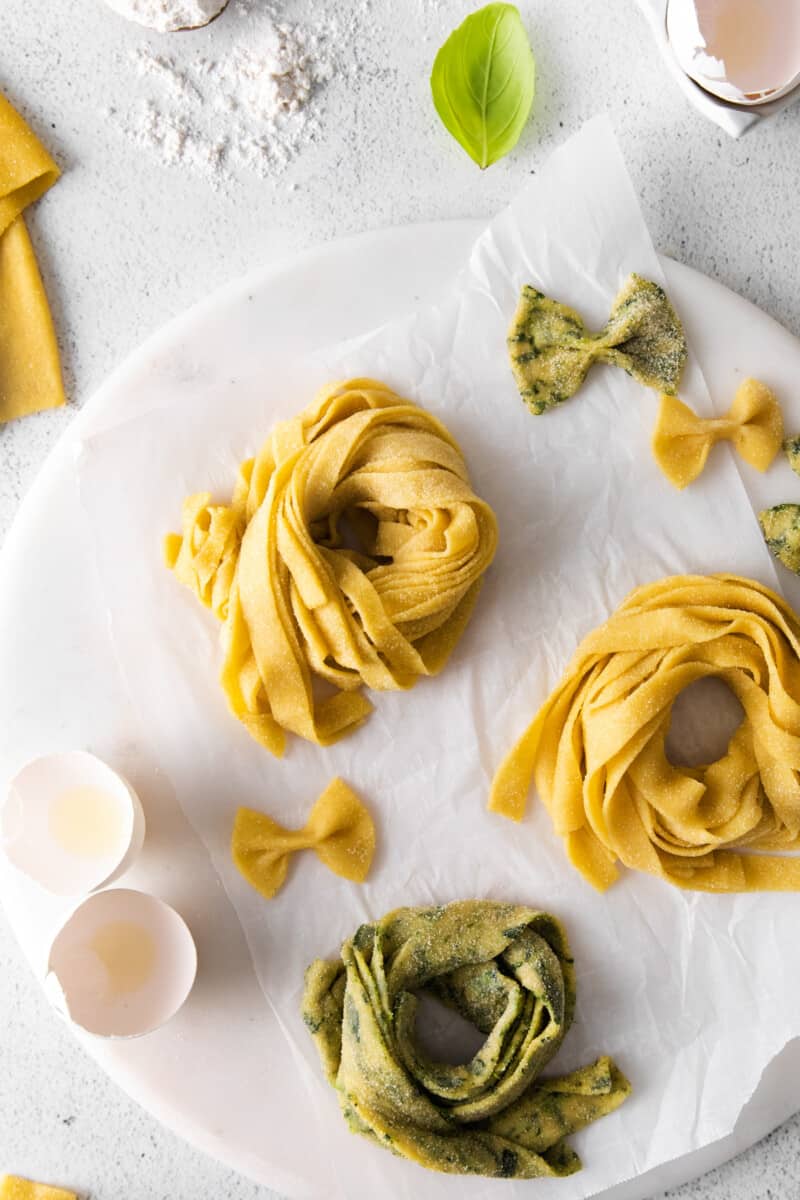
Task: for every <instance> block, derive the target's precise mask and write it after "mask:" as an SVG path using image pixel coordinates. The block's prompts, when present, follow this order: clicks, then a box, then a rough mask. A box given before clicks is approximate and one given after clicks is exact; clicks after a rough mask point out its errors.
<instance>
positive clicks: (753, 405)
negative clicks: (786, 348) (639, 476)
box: [653, 379, 783, 488]
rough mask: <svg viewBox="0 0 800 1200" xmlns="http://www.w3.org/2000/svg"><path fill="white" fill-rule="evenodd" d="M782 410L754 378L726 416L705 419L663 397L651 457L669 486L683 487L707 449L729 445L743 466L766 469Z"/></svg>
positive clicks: (702, 462) (778, 439)
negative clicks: (744, 464)
mask: <svg viewBox="0 0 800 1200" xmlns="http://www.w3.org/2000/svg"><path fill="white" fill-rule="evenodd" d="M782 439H783V416H782V414H781V406H780V404H779V403H778V401H777V399H776V398H775V396H774V395H773V393H772V392H771V391H770V389H769V388H768V387H767V386H766V384H763V383H759V381H758V380H757V379H745V380H744V382H743V383H742V384H741V385H740V386H739V388H738V390H737V392H736V395H735V397H734V400H733V404H732V405H731V407H730V411H729V412H728V413H727V414H726V415H725V416H724V417H718V418H714V417H711V418H707V419H705V418H703V417H698V416H697V414H696V413H693V412H692V410H691V409H690V408H689V407H688V405H686V404H684V403H683V401H682V400H678V398H677V397H676V396H662V397H661V407H660V408H659V411H658V420H657V422H656V429H655V433H654V434H653V455H654V457H655V460H656V462H657V463H658V465H659V467H660V468H661V470H662V471H663V472H664V474H665V475H666V477H667V479H668V480H669V481H670V483H672V484H674V486H675V487H676V488H685V487H686V485H687V484H689V483H691V482H692V480H694V479H696V478H697V476H698V475H699V474H700V472H701V471H702V470H703V468H704V466H705V465H706V460H707V458H708V455H709V451H710V450H711V447H712V446H713V445H715V444H716V443H717V442H720V441H729V442H731V444H732V445H733V447H734V449H735V450H737V452H738V453H739V454H740V455H741V457H742V458H743V459H744V461H745V462H746V463H748V464H749V465H750V466H751V467H755V468H756V470H757V471H766V469H767V467H768V466H769V465H770V463H771V462H772V460H773V459H774V457H775V455H776V454H777V453H778V451H779V450H780V448H781V442H782Z"/></svg>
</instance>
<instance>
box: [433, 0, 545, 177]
mask: <svg viewBox="0 0 800 1200" xmlns="http://www.w3.org/2000/svg"><path fill="white" fill-rule="evenodd" d="M535 78H536V67H535V64H534V61H533V52H532V51H531V46H530V42H529V41H528V35H527V34H526V32H525V27H524V25H523V24H522V19H521V18H520V15H519V10H518V9H517V8H515V7H514V5H513V4H487V5H486V7H485V8H480V9H478V11H477V12H474V13H472V14H471V15H470V16H469V17H467V19H466V21H464V22H463V23H462V24H461V25H459V27H458V29H455V30H453V32H452V33H451V34H450V37H449V38H448V39H447V41H446V42H445V43H444V45H443V46H442V48H441V50H440V51H439V53H438V54H437V55H436V59H435V61H434V64H433V71H432V72H431V91H432V92H433V103H434V104H435V106H436V111H437V112H438V114H439V116H440V117H441V119H442V123H443V124H444V126H445V128H446V129H447V130H448V131H449V132H450V133H451V134H452V135H453V137H454V138H455V139H456V141H457V142H459V143H460V144H461V145H462V146H463V147H464V149H465V150H466V152H467V154H469V156H470V157H471V158H473V159H474V160H475V162H476V163H477V164H478V166H479V167H481V168H483V167H488V166H491V164H492V163H493V162H497V160H498V158H502V157H503V155H504V154H508V152H509V150H512V149H513V148H514V146H515V145H516V144H517V141H518V140H519V135H520V134H521V133H522V130H523V128H524V126H525V122H526V121H527V119H528V116H529V115H530V111H531V105H532V104H533V94H534V85H535Z"/></svg>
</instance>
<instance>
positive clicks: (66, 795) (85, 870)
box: [0, 750, 145, 896]
mask: <svg viewBox="0 0 800 1200" xmlns="http://www.w3.org/2000/svg"><path fill="white" fill-rule="evenodd" d="M144 827H145V822H144V814H143V812H142V807H141V804H140V803H139V799H138V797H137V796H136V794H135V792H134V791H133V789H132V788H131V786H130V784H128V783H127V781H126V780H124V779H123V778H122V776H120V775H118V774H117V773H116V772H115V771H113V770H112V769H111V767H109V766H108V765H107V764H106V763H104V762H102V760H101V759H99V758H96V757H95V756H94V755H93V754H88V753H86V752H85V751H83V750H72V751H68V752H67V753H63V754H49V755H45V756H43V757H42V758H37V759H34V760H33V762H30V763H28V764H27V766H25V767H23V769H22V770H21V771H20V772H19V773H18V774H17V775H16V776H15V777H14V779H12V781H11V784H10V787H9V792H8V796H7V798H6V801H5V804H4V805H3V808H2V812H0V845H2V849H3V851H4V852H5V855H6V857H7V858H8V859H9V861H10V862H11V863H12V864H13V865H14V866H15V867H16V868H17V869H18V870H19V871H22V872H23V873H24V874H25V875H27V876H28V877H29V878H31V879H33V880H34V882H36V883H38V884H39V885H40V886H41V887H43V888H45V889H46V890H47V891H49V892H52V893H54V894H55V895H59V896H81V895H86V894H87V893H88V892H91V891H93V890H94V889H95V888H97V887H100V886H102V885H103V884H104V883H109V882H111V881H112V880H113V879H116V878H119V876H120V874H121V873H122V872H123V871H124V870H126V869H127V867H128V866H130V864H131V862H132V861H133V859H134V858H135V857H136V855H137V854H138V852H139V850H140V849H141V846H142V841H143V839H144Z"/></svg>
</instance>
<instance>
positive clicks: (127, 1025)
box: [45, 888, 197, 1037]
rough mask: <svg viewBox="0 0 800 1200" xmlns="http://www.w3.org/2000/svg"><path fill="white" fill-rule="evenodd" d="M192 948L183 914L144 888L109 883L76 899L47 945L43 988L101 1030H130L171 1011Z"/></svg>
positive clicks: (85, 1025) (183, 985)
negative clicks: (62, 923) (65, 920)
mask: <svg viewBox="0 0 800 1200" xmlns="http://www.w3.org/2000/svg"><path fill="white" fill-rule="evenodd" d="M196 972H197V951H196V948H195V944H194V940H193V938H192V935H191V933H190V932H189V929H188V927H187V926H186V923H185V922H184V920H183V918H182V917H181V916H180V915H179V914H178V913H177V912H176V911H175V909H173V908H171V907H170V906H169V905H168V904H165V903H164V901H163V900H159V899H158V898H157V897H156V896H150V895H147V894H146V893H145V892H138V891H133V890H132V889H130V888H111V889H109V890H108V891H104V892H97V893H96V894H95V895H93V896H90V897H89V899H88V900H85V901H83V903H82V904H80V905H79V906H78V907H77V908H76V909H75V910H74V912H73V913H72V915H71V916H70V918H69V919H68V920H67V922H66V923H65V924H64V925H63V926H62V927H61V929H60V931H59V932H58V934H57V935H56V937H55V939H54V941H53V944H52V946H51V948H50V954H49V959H48V976H47V981H46V985H45V986H46V991H47V993H48V995H49V996H50V999H51V1001H52V1002H53V1004H54V1005H55V1007H56V1008H58V1009H59V1010H60V1011H61V1012H62V1013H63V1015H65V1016H66V1017H68V1019H69V1020H71V1021H72V1022H73V1023H74V1024H76V1025H79V1026H80V1027H81V1028H82V1029H85V1030H86V1031H87V1032H88V1033H92V1034H96V1035H98V1036H101V1037H137V1036H139V1035H141V1034H145V1033H150V1032H152V1031H153V1030H154V1029H157V1028H159V1026H161V1025H163V1024H164V1022H165V1021H168V1020H169V1019H170V1017H172V1016H174V1015H175V1013H176V1012H177V1011H178V1009H179V1008H180V1007H181V1005H182V1004H183V1003H184V1001H185V1000H186V998H187V996H188V995H189V992H190V991H191V989H192V985H193V983H194V979H195V975H196Z"/></svg>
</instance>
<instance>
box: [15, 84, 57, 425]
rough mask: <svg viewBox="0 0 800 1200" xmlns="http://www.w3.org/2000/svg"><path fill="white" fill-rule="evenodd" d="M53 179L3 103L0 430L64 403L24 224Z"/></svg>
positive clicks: (49, 165)
mask: <svg viewBox="0 0 800 1200" xmlns="http://www.w3.org/2000/svg"><path fill="white" fill-rule="evenodd" d="M58 175H59V171H58V167H57V166H56V164H55V163H54V162H53V160H52V158H51V157H50V155H49V154H48V153H47V151H46V150H45V148H44V146H42V144H41V142H40V141H39V140H38V138H36V137H35V135H34V134H33V132H32V131H31V130H30V129H29V128H28V126H27V125H26V124H25V122H24V121H23V119H22V117H21V116H20V115H19V113H18V112H16V111H15V109H13V108H12V107H11V105H10V104H9V103H8V101H7V100H6V99H5V97H4V96H2V95H0V423H2V422H4V421H11V420H13V419H14V418H15V417H22V416H25V415H26V414H27V413H32V412H37V411H38V410H39V409H43V408H54V407H56V406H58V405H60V404H63V403H64V388H63V384H62V381H61V366H60V362H59V357H58V345H57V343H56V336H55V331H54V329H53V322H52V318H51V316H50V308H49V306H48V303H47V296H46V295H45V291H44V285H43V284H42V279H41V276H40V274H39V268H38V265H37V263H36V257H35V255H34V252H33V247H32V245H31V241H30V238H29V237H28V231H27V229H26V228H25V222H24V219H23V217H22V213H23V212H24V210H25V209H26V208H27V206H28V205H29V204H32V203H33V201H34V200H38V198H39V197H40V196H41V195H42V194H43V193H44V192H46V191H47V189H48V188H49V187H51V186H52V185H53V184H54V183H55V181H56V180H57V179H58Z"/></svg>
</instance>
